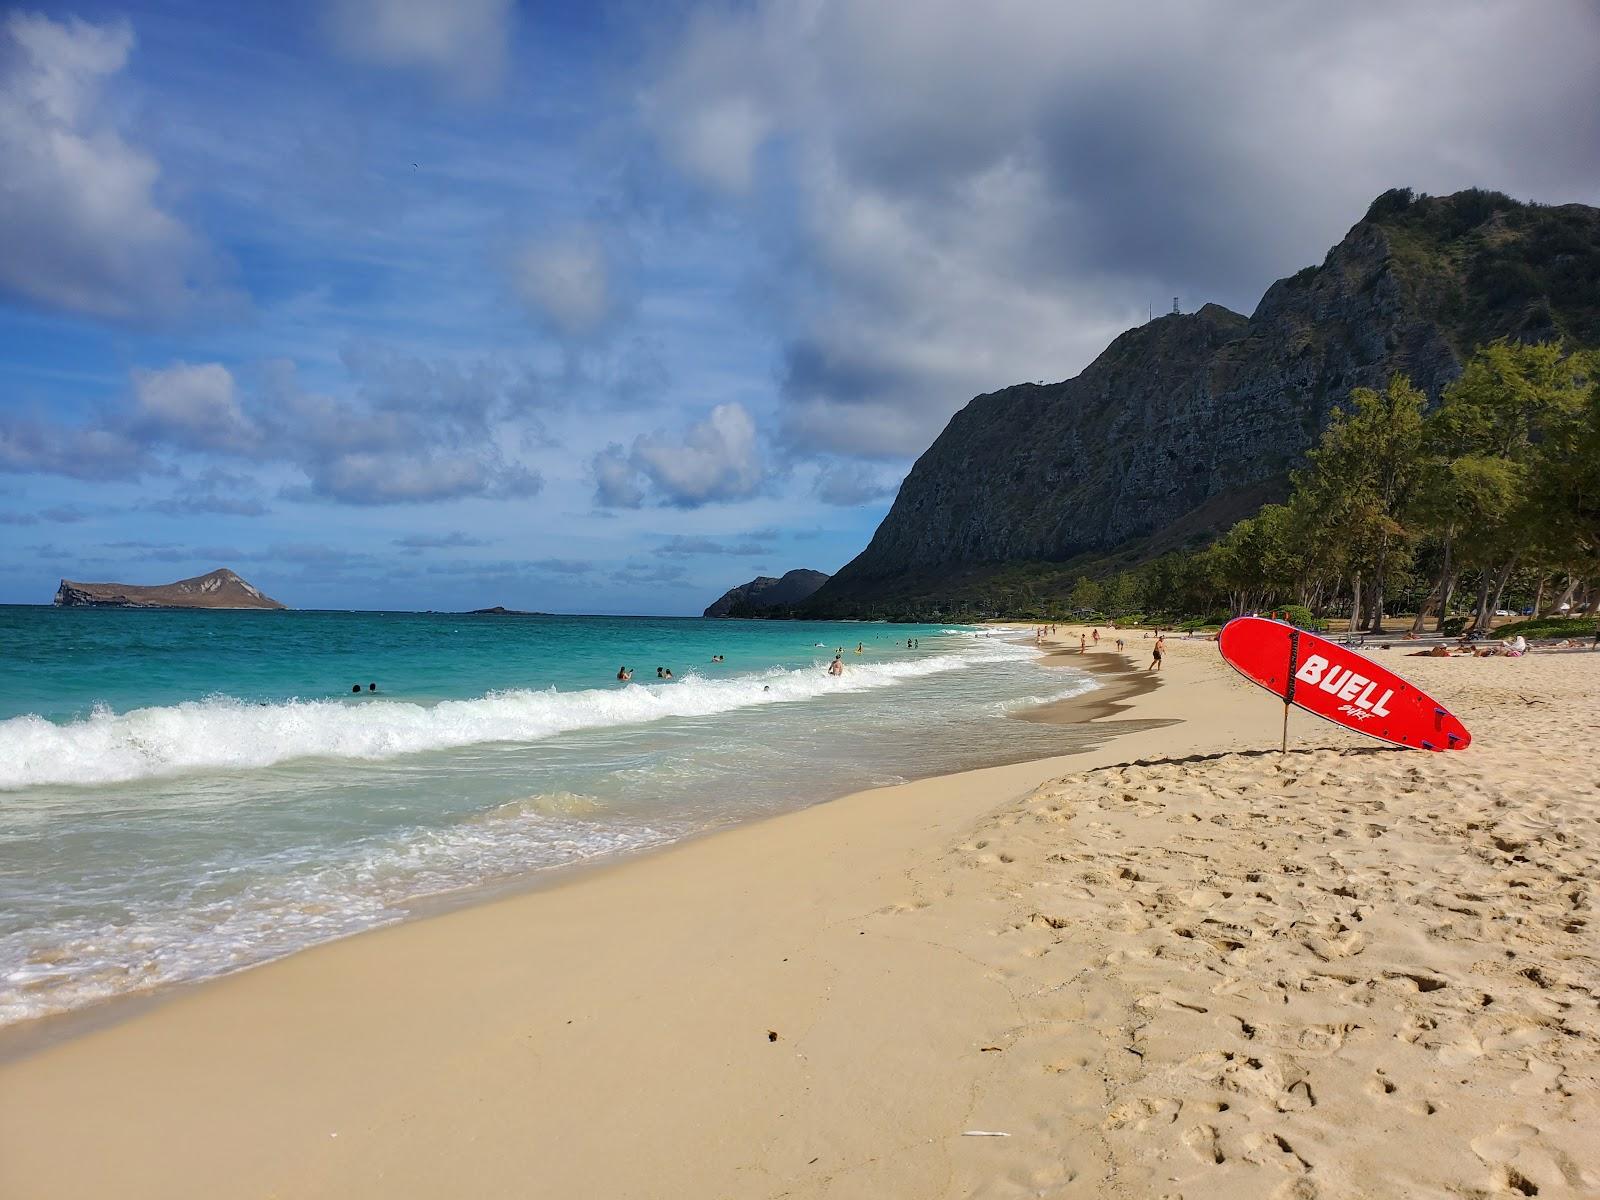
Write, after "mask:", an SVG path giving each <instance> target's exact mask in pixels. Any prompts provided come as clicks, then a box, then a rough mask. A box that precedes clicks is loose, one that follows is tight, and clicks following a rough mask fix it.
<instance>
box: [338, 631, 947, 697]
mask: <svg viewBox="0 0 1600 1200" xmlns="http://www.w3.org/2000/svg"><path fill="white" fill-rule="evenodd" d="M822 644H823V643H821V642H817V643H816V645H817V646H819V647H820V646H821V645H822ZM921 644H922V639H921V638H907V639H906V649H907V650H915V649H917V648H918V647H919V646H921ZM844 652H845V648H844V647H843V646H840V647H839V648H838V650H837V651H836V652H835V653H834V656H833V661H832V662H830V663H829V664H828V666H827V668H826V669H827V672H828V674H829V675H843V674H844ZM866 652H867V644H866V643H865V642H857V643H856V653H857V654H865V653H866ZM727 661H728V660H727V656H726V655H722V654H713V655H712V656H711V662H712V665H714V666H721V665H723V664H724V663H726V662H727ZM656 678H657V679H663V680H665V679H672V678H673V674H672V668H671V667H657V668H656ZM632 680H633V668H632V667H628V666H622V667H618V668H617V682H618V683H630V682H632ZM372 689H373V691H377V685H376V684H373V685H372ZM355 690H356V691H358V692H359V691H360V690H361V687H360V685H359V684H358V685H357V686H356V689H355ZM762 690H763V691H769V690H771V689H770V688H763V689H762Z"/></svg>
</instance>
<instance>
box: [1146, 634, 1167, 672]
mask: <svg viewBox="0 0 1600 1200" xmlns="http://www.w3.org/2000/svg"><path fill="white" fill-rule="evenodd" d="M1166 650H1167V639H1166V638H1164V637H1160V636H1158V637H1157V638H1156V644H1155V648H1154V649H1152V650H1151V651H1150V665H1149V666H1148V667H1146V668H1145V670H1146V671H1159V670H1161V659H1162V656H1163V655H1164V654H1165V653H1166Z"/></svg>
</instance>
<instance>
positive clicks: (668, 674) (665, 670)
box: [661, 667, 672, 679]
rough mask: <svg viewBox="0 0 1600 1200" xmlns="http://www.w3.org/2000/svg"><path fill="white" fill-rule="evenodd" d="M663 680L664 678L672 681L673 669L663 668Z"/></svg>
mask: <svg viewBox="0 0 1600 1200" xmlns="http://www.w3.org/2000/svg"><path fill="white" fill-rule="evenodd" d="M661 678H663V679H671V678H672V668H671V667H663V668H662V670H661Z"/></svg>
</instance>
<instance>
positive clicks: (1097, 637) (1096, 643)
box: [1094, 629, 1100, 646]
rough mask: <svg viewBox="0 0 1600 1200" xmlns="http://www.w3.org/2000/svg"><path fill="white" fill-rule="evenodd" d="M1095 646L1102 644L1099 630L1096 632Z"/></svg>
mask: <svg viewBox="0 0 1600 1200" xmlns="http://www.w3.org/2000/svg"><path fill="white" fill-rule="evenodd" d="M1094 644H1095V645H1096V646H1098V645H1099V644H1100V631H1099V630H1098V629H1096V630H1095V631H1094Z"/></svg>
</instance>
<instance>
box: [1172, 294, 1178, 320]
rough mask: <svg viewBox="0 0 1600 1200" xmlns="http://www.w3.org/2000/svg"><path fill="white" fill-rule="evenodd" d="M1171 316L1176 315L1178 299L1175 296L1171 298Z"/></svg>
mask: <svg viewBox="0 0 1600 1200" xmlns="http://www.w3.org/2000/svg"><path fill="white" fill-rule="evenodd" d="M1172 315H1173V316H1177V315H1178V298H1177V297H1176V296H1174V297H1173V298H1172Z"/></svg>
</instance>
